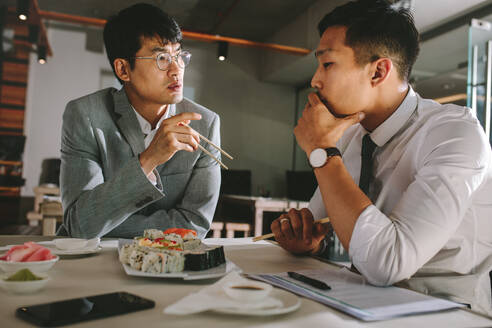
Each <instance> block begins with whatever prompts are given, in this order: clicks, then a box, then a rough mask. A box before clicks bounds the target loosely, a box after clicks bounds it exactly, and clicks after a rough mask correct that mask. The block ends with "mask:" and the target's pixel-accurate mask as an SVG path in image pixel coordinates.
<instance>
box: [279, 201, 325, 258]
mask: <svg viewBox="0 0 492 328" xmlns="http://www.w3.org/2000/svg"><path fill="white" fill-rule="evenodd" d="M271 229H272V232H273V234H274V236H275V240H276V241H277V242H278V243H279V244H280V246H282V247H283V248H284V249H285V250H287V251H289V252H291V253H293V254H298V255H301V254H316V253H317V252H318V251H319V248H320V246H321V241H322V240H323V239H324V238H325V235H326V234H327V233H328V231H329V226H328V225H327V224H320V223H314V220H313V215H312V214H311V212H310V211H309V210H308V209H307V208H303V209H301V210H295V209H291V210H290V211H289V213H287V214H282V215H281V216H280V217H279V218H277V219H275V220H274V221H273V222H272V224H271Z"/></svg>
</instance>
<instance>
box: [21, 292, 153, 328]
mask: <svg viewBox="0 0 492 328" xmlns="http://www.w3.org/2000/svg"><path fill="white" fill-rule="evenodd" d="M154 306H155V302H154V301H152V300H148V299H146V298H143V297H140V296H137V295H133V294H129V293H127V292H115V293H109V294H101V295H94V296H87V297H81V298H73V299H69V300H63V301H58V302H52V303H46V304H38V305H32V306H24V307H20V308H18V309H17V310H16V315H17V316H18V317H20V318H22V319H24V320H26V321H29V322H31V323H34V324H35V325H38V326H45V327H56V326H61V325H67V324H71V323H75V322H80V321H86V320H93V319H99V318H106V317H110V316H114V315H118V314H124V313H130V312H135V311H140V310H145V309H150V308H153V307H154Z"/></svg>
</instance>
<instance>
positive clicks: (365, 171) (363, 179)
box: [359, 134, 376, 195]
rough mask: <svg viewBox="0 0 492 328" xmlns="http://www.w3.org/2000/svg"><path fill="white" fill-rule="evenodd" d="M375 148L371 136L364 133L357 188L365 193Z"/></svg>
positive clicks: (367, 190) (370, 174) (369, 180)
mask: <svg viewBox="0 0 492 328" xmlns="http://www.w3.org/2000/svg"><path fill="white" fill-rule="evenodd" d="M374 149H376V144H375V143H374V142H373V141H372V139H371V136H370V135H369V134H366V135H365V136H364V138H362V152H361V156H362V165H361V167H360V180H359V188H360V189H361V190H362V191H363V192H364V194H366V195H367V193H368V192H369V185H370V184H371V180H372V153H373V152H374Z"/></svg>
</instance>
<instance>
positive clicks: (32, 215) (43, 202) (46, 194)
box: [27, 158, 63, 236]
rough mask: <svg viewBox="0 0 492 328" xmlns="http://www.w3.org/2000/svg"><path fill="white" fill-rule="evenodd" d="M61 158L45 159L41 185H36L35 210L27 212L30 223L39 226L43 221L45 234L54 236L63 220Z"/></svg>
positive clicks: (40, 180) (40, 179)
mask: <svg viewBox="0 0 492 328" xmlns="http://www.w3.org/2000/svg"><path fill="white" fill-rule="evenodd" d="M60 162H61V161H60V159H59V158H48V159H45V160H43V163H42V165H41V174H40V176H39V186H37V187H34V211H31V212H29V213H27V219H28V221H29V225H31V226H37V225H38V223H39V222H40V221H41V222H42V226H43V230H42V233H43V236H54V235H55V234H56V225H57V223H61V222H62V221H63V208H62V204H61V198H60V188H59V187H58V186H59V184H60Z"/></svg>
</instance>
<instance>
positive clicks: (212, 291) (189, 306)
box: [163, 271, 283, 315]
mask: <svg viewBox="0 0 492 328" xmlns="http://www.w3.org/2000/svg"><path fill="white" fill-rule="evenodd" d="M245 281H246V282H247V281H250V280H249V279H246V278H243V277H241V276H240V275H239V273H237V272H236V271H232V272H230V273H229V274H227V275H226V276H225V277H223V278H222V279H220V280H219V281H217V282H216V283H215V284H213V285H211V286H207V287H205V288H203V289H201V290H200V291H199V292H197V293H193V294H190V295H188V296H185V297H184V298H182V299H181V300H179V301H177V302H176V303H174V304H171V305H169V306H168V307H166V308H165V309H164V311H163V312H164V313H166V314H178V315H183V314H193V313H199V312H203V311H208V310H213V309H224V308H227V309H242V310H244V309H251V310H258V309H272V308H280V307H282V306H283V303H282V301H281V300H279V299H276V298H274V297H271V296H268V297H266V298H264V299H262V300H260V301H254V302H245V301H239V300H234V299H232V298H230V297H229V296H227V295H226V293H225V292H224V289H223V287H224V286H225V284H227V283H228V282H236V283H241V282H245Z"/></svg>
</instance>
